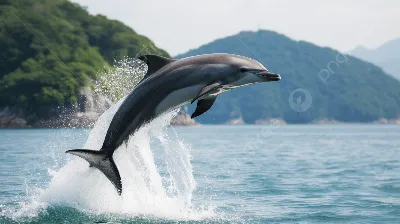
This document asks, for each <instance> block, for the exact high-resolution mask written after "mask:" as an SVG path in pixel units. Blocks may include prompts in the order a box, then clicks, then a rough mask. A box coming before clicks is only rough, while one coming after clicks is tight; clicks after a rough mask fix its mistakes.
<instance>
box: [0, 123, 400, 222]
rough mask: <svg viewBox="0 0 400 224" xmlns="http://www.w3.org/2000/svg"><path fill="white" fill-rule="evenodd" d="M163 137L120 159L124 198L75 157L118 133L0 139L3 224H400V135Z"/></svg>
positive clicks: (241, 132) (312, 129)
mask: <svg viewBox="0 0 400 224" xmlns="http://www.w3.org/2000/svg"><path fill="white" fill-rule="evenodd" d="M167 120H168V119H167ZM157 122H158V123H157ZM164 126H165V122H164V121H163V120H160V121H156V122H153V123H152V124H151V125H148V126H147V127H145V128H143V130H141V131H140V132H139V133H137V134H135V136H134V137H132V138H131V139H130V140H129V142H128V143H127V144H126V145H124V146H122V147H121V148H120V149H118V150H117V152H116V153H115V154H114V158H115V160H116V163H117V166H118V168H119V169H120V170H121V176H122V182H123V187H124V188H123V189H124V191H123V194H122V196H118V194H117V193H116V190H115V189H114V188H113V186H112V185H111V184H110V183H109V181H108V180H107V179H106V178H105V177H103V175H102V174H101V173H100V172H98V171H97V170H95V169H94V168H89V167H88V164H87V163H86V162H85V161H83V160H81V159H79V158H75V157H74V156H72V155H68V154H65V153H64V152H65V151H66V150H68V149H73V148H92V149H98V148H96V147H99V145H101V143H102V141H103V139H102V138H103V137H102V136H103V134H104V131H106V129H107V128H105V127H101V126H99V127H97V128H95V130H94V131H93V132H92V133H91V134H90V136H89V133H90V131H91V130H90V129H25V130H18V129H2V130H0V223H2V224H3V223H357V224H365V223H379V224H380V223H393V224H395V223H400V126H391V125H264V126H255V125H239V126H223V125H222V126H221V125H219V126H208V125H202V126H195V127H164ZM96 130H97V131H96ZM88 136H89V138H88Z"/></svg>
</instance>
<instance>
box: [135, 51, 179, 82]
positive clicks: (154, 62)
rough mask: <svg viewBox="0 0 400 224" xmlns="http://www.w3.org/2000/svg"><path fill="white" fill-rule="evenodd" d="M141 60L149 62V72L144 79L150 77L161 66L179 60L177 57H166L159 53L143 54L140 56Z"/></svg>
mask: <svg viewBox="0 0 400 224" xmlns="http://www.w3.org/2000/svg"><path fill="white" fill-rule="evenodd" d="M139 59H140V60H142V61H144V62H145V63H146V64H147V67H148V69H147V73H146V75H145V76H144V77H143V79H146V78H148V77H149V76H151V75H152V74H154V73H155V72H156V71H158V70H159V69H160V68H162V67H164V66H165V65H167V64H169V63H172V62H174V61H177V60H176V59H171V58H165V57H161V56H158V55H152V54H149V55H142V56H140V57H139Z"/></svg>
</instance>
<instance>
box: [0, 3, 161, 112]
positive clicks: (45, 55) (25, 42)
mask: <svg viewBox="0 0 400 224" xmlns="http://www.w3.org/2000/svg"><path fill="white" fill-rule="evenodd" d="M143 50H145V51H146V53H149V52H152V51H153V52H155V53H158V54H163V55H165V56H167V53H166V52H165V51H163V50H160V49H158V48H156V47H154V45H153V43H152V42H151V41H150V40H149V39H148V38H146V37H144V36H141V35H138V34H137V33H135V31H133V30H132V29H131V28H129V27H128V26H126V25H124V24H122V23H121V22H118V21H114V20H109V19H107V18H106V17H105V16H101V15H97V16H93V15H89V14H88V12H87V11H86V10H85V9H83V8H82V7H81V6H79V5H78V4H75V3H71V2H69V1H66V0H35V1H32V0H0V107H6V106H8V107H15V108H20V109H23V110H24V111H26V112H27V113H33V114H36V116H38V117H46V116H49V111H51V108H54V107H56V106H58V105H64V106H68V105H72V104H74V103H76V102H77V97H78V94H79V90H80V88H81V87H83V86H88V85H91V81H92V80H95V79H96V78H97V74H98V71H99V69H102V68H104V66H109V65H112V64H113V62H114V60H119V59H121V58H123V57H125V56H129V57H135V56H136V55H137V54H139V53H140V52H141V51H143Z"/></svg>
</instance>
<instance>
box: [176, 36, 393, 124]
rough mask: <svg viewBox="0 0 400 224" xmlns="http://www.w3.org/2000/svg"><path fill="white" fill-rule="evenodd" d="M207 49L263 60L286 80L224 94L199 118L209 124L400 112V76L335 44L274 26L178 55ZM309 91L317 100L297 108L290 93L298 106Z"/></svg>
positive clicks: (363, 117) (366, 117)
mask: <svg viewBox="0 0 400 224" xmlns="http://www.w3.org/2000/svg"><path fill="white" fill-rule="evenodd" d="M207 53H233V54H239V55H243V56H247V57H251V58H254V59H257V60H259V61H260V62H261V63H262V64H264V65H265V66H266V67H267V68H268V69H269V70H270V71H272V72H276V73H279V74H280V75H281V77H282V80H281V81H279V82H273V83H263V84H256V85H251V86H247V87H242V88H238V89H235V90H232V91H230V92H228V93H224V94H222V95H220V96H219V97H218V99H217V101H216V103H215V104H214V106H213V108H212V109H211V110H210V111H209V112H208V113H206V114H204V115H203V116H201V117H199V119H198V120H199V121H200V122H203V123H224V122H226V121H227V120H228V119H229V118H232V117H238V116H242V117H243V120H244V121H245V122H246V123H254V122H255V121H257V120H260V119H268V118H283V119H284V120H285V121H287V122H290V123H308V122H312V121H314V120H319V119H332V120H338V121H345V122H369V121H374V120H377V119H379V118H397V117H398V116H399V115H400V82H399V81H398V80H396V79H394V78H393V77H391V76H389V75H386V74H385V73H384V72H383V71H382V70H381V69H380V68H379V67H377V66H375V65H373V64H370V63H366V62H364V61H361V60H358V59H357V58H354V57H351V56H348V55H342V54H340V53H339V52H338V51H335V50H333V49H330V48H323V47H319V46H316V45H314V44H311V43H307V42H304V41H294V40H292V39H290V38H288V37H286V36H283V35H280V34H278V33H275V32H271V31H258V32H241V33H239V34H237V35H235V36H230V37H226V38H223V39H219V40H216V41H214V42H212V43H209V44H206V45H204V46H201V47H200V48H198V49H196V50H191V51H189V52H188V53H186V54H183V55H179V56H177V58H182V57H187V56H193V55H198V54H207ZM299 89H300V90H301V91H296V90H299ZM304 92H309V93H310V94H311V97H312V99H307V100H308V101H309V102H311V103H312V104H311V106H310V107H309V108H308V109H307V108H303V109H304V110H305V111H303V112H297V111H299V110H298V109H296V107H294V108H295V109H293V108H292V107H291V106H290V103H289V100H290V99H289V98H290V95H291V93H294V94H293V95H292V97H291V100H292V102H293V103H294V104H293V103H292V106H293V105H296V102H299V103H302V102H304V101H305V98H306V96H305V94H304ZM308 98H310V97H308ZM297 100H299V101H297ZM310 100H311V101H310ZM306 103H307V102H306ZM193 107H194V105H192V106H191V109H192V110H193ZM305 107H307V105H306V106H305Z"/></svg>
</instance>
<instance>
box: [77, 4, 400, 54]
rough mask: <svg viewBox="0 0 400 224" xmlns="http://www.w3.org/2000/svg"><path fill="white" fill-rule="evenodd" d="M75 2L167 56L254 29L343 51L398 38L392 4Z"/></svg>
mask: <svg viewBox="0 0 400 224" xmlns="http://www.w3.org/2000/svg"><path fill="white" fill-rule="evenodd" d="M74 1H75V2H78V3H80V4H81V5H83V6H88V9H89V12H91V13H93V14H104V15H106V16H108V17H110V18H112V19H118V20H121V21H122V22H124V23H125V24H127V25H129V26H131V27H132V28H133V29H134V30H135V31H136V32H138V33H140V34H143V35H145V36H148V37H149V38H150V39H152V40H153V41H154V42H155V43H156V45H157V46H160V47H162V48H164V49H166V50H167V51H168V52H169V53H170V54H172V55H175V54H177V53H183V52H186V51H187V50H189V49H193V48H196V47H198V46H200V45H202V44H205V43H208V42H210V41H213V40H215V39H217V38H220V37H224V36H227V35H232V34H235V33H238V32H239V31H242V30H257V29H259V28H260V29H268V30H274V31H277V32H279V33H283V34H285V35H287V36H289V37H291V38H293V39H298V40H299V39H301V40H306V41H310V42H313V43H316V44H318V45H322V46H330V47H332V48H336V49H339V50H342V51H346V50H349V49H351V48H353V47H355V46H356V45H360V44H361V45H365V46H368V47H377V46H378V45H380V44H382V43H383V42H385V41H387V40H390V39H394V38H398V37H400V26H399V24H400V14H399V13H398V9H399V8H400V1H397V0H386V1H380V0H364V1H362V0H353V1H347V0H337V1H324V0H303V1H297V0H280V1H279V0H276V1H272V0H202V1H200V0H198V1H195V0H168V1H163V0H142V1H139V0H133V1H129V0H74Z"/></svg>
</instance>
